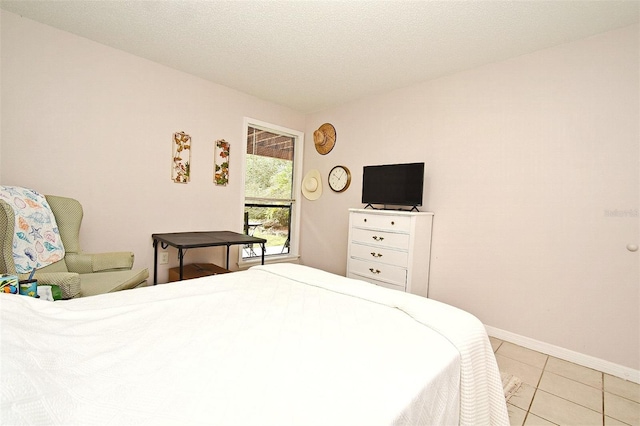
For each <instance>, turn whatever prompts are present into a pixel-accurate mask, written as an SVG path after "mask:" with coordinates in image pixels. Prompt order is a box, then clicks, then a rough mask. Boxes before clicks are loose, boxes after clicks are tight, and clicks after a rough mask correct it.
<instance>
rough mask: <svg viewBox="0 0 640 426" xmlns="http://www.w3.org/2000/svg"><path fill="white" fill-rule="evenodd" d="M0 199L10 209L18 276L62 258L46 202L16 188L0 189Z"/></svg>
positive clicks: (53, 219) (62, 250)
mask: <svg viewBox="0 0 640 426" xmlns="http://www.w3.org/2000/svg"><path fill="white" fill-rule="evenodd" d="M0 199H2V200H3V201H5V202H7V203H8V204H9V205H10V206H11V207H13V212H14V214H15V219H16V221H15V234H14V236H13V260H14V262H15V265H16V271H17V272H18V273H19V274H27V273H29V272H31V271H32V270H33V269H37V268H42V267H44V266H47V265H50V264H52V263H54V262H57V261H58V260H60V259H62V258H63V257H64V247H63V245H62V240H61V239H60V234H59V233H58V225H57V224H56V218H55V217H54V216H53V212H52V211H51V208H50V207H49V204H48V203H47V200H46V198H44V196H43V195H42V194H39V193H38V192H36V191H34V190H32V189H27V188H21V187H18V186H0Z"/></svg>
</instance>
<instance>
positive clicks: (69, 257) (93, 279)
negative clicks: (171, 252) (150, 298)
mask: <svg viewBox="0 0 640 426" xmlns="http://www.w3.org/2000/svg"><path fill="white" fill-rule="evenodd" d="M46 198H47V203H48V204H49V206H50V207H51V210H52V211H53V215H54V216H55V218H56V222H57V225H58V230H59V232H60V238H61V240H62V243H63V244H64V248H65V256H64V258H63V259H62V260H59V261H57V262H55V263H52V264H51V265H48V266H45V267H43V268H40V269H37V270H36V272H35V275H34V278H35V279H37V280H38V284H40V285H52V284H53V285H57V286H59V287H60V290H61V291H62V296H63V298H64V299H71V298H74V297H80V296H93V295H96V294H102V293H109V292H112V291H118V290H127V289H131V288H134V287H139V286H142V285H146V282H147V278H148V277H149V271H148V270H147V269H141V270H131V268H132V267H133V253H131V252H112V253H99V254H87V253H82V251H81V250H80V241H79V235H80V224H81V223H82V216H83V212H82V205H81V204H80V203H79V202H78V201H77V200H74V199H72V198H65V197H57V196H52V195H47V196H46ZM14 226H15V216H14V212H13V208H12V207H11V206H10V205H9V204H7V203H6V202H4V201H3V200H0V273H2V274H11V275H18V276H19V277H20V279H26V278H27V275H26V274H16V267H15V263H14V261H13V237H14Z"/></svg>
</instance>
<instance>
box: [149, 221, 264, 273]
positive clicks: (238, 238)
mask: <svg viewBox="0 0 640 426" xmlns="http://www.w3.org/2000/svg"><path fill="white" fill-rule="evenodd" d="M151 238H153V284H154V285H155V284H157V283H158V242H159V243H160V244H161V245H162V248H163V249H165V248H167V247H169V246H172V247H175V248H177V249H178V259H180V279H181V280H182V271H183V264H182V262H183V259H184V254H185V252H186V250H187V249H190V248H199V247H216V246H227V269H229V247H230V246H233V245H240V244H242V245H245V244H260V246H261V247H262V264H263V265H264V252H265V246H264V245H265V243H266V242H267V240H265V239H264V238H258V237H253V236H251V235H245V234H240V233H238V232H231V231H205V232H172V233H169V234H152V235H151Z"/></svg>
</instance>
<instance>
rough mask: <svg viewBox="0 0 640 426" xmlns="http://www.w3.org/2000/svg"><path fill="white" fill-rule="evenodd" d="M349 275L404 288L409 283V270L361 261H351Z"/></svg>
mask: <svg viewBox="0 0 640 426" xmlns="http://www.w3.org/2000/svg"><path fill="white" fill-rule="evenodd" d="M349 273H350V274H355V275H359V276H361V277H365V278H367V279H372V280H377V281H384V282H387V283H392V284H396V285H399V286H401V287H403V288H404V286H405V284H406V282H407V268H401V267H399V266H392V265H384V264H382V263H377V262H370V261H366V260H360V259H353V258H351V259H349Z"/></svg>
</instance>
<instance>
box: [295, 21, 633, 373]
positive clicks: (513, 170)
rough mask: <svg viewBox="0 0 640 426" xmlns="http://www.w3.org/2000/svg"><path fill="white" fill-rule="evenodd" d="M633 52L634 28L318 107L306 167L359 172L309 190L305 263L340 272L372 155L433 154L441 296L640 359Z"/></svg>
mask: <svg viewBox="0 0 640 426" xmlns="http://www.w3.org/2000/svg"><path fill="white" fill-rule="evenodd" d="M638 56H639V48H638V27H637V26H633V27H629V28H625V29H622V30H618V31H613V32H609V33H605V34H601V35H598V36H596V37H592V38H589V39H585V40H582V41H578V42H575V43H571V44H566V45H561V46H557V47H555V48H552V49H547V50H543V51H539V52H536V53H534V54H530V55H525V56H521V57H517V58H514V59H512V60H509V61H505V62H501V63H497V64H492V65H488V66H484V67H481V68H477V69H474V70H470V71H467V72H463V73H459V74H456V75H452V76H450V77H446V78H441V79H439V80H435V81H430V82H426V83H424V84H421V85H418V86H413V87H409V88H406V89H404V90H398V91H394V92H392V93H386V94H383V95H380V96H375V97H371V98H369V99H365V100H362V101H360V102H354V103H351V104H349V105H344V106H342V107H339V108H334V109H331V110H327V111H323V112H320V113H316V114H313V115H310V116H309V117H308V118H307V127H306V132H307V134H308V135H310V134H311V132H313V130H314V129H316V128H317V127H318V126H319V125H320V124H322V123H324V122H331V123H333V124H334V125H335V127H336V131H337V134H338V138H337V144H336V147H335V148H334V149H333V151H332V152H331V153H330V154H328V155H326V156H321V155H319V154H318V153H317V152H315V150H313V149H310V150H309V151H308V152H307V155H306V156H305V171H306V170H309V169H312V168H317V169H319V170H320V171H321V174H322V175H323V176H326V175H327V173H328V172H329V170H330V169H331V168H332V167H333V166H334V165H336V164H343V165H346V166H348V167H349V168H350V169H351V171H352V174H353V181H352V184H351V188H350V189H349V190H348V191H347V192H345V193H342V194H334V193H331V191H330V190H327V189H326V186H325V191H324V194H323V196H322V197H321V198H320V200H318V201H315V202H309V201H306V200H305V203H304V204H303V209H302V211H303V218H302V220H303V222H302V223H303V229H302V248H301V250H302V255H303V261H304V263H305V264H307V265H311V266H316V267H319V268H322V269H327V270H329V271H333V272H337V273H344V272H345V269H346V260H345V258H346V245H347V241H346V238H347V224H348V219H347V208H349V207H358V206H362V204H361V203H360V198H359V197H360V189H361V185H362V167H363V166H364V165H369V164H384V163H398V162H412V161H424V162H425V163H426V176H425V179H426V185H425V201H424V205H425V206H424V208H423V210H425V211H433V212H434V213H435V218H434V229H433V248H432V267H431V282H430V296H431V297H433V298H435V299H438V300H441V301H444V302H447V303H450V304H453V305H455V306H458V307H461V308H463V309H466V310H468V311H470V312H472V313H474V314H475V315H477V316H478V317H479V318H480V319H481V320H482V321H483V322H485V323H486V324H488V325H490V326H493V327H497V328H499V329H502V330H506V331H509V332H511V333H516V334H518V335H522V336H527V337H529V338H531V339H536V340H539V341H542V342H547V343H549V344H551V345H557V346H559V347H562V348H567V349H570V350H573V351H577V352H580V353H584V354H588V355H591V356H593V357H598V358H602V359H605V360H608V361H610V362H613V363H617V364H621V365H624V366H627V367H630V368H633V369H636V370H637V369H639V368H640V347H639V343H638V340H639V337H640V328H639V327H640V317H639V305H640V296H639V286H640V284H639V280H640V273H639V266H638V265H639V262H638V255H639V253H638V252H636V253H632V252H629V251H628V250H627V249H626V245H627V244H630V243H633V244H639V243H640V241H639V227H638V222H639V220H638V207H639V205H638V204H639V202H638V196H639V190H640V189H639V185H638V178H639V170H640V167H639V156H640V153H639V149H638V148H639V142H638V141H639V131H638V119H639V117H640V110H639V106H638V103H639V93H640V92H639V88H638V79H639V76H640V73H639V70H638ZM616 210H617V211H618V212H619V213H622V212H624V211H630V212H627V213H629V214H628V215H627V216H624V217H620V216H615V214H616V213H613V212H615V211H616Z"/></svg>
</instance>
